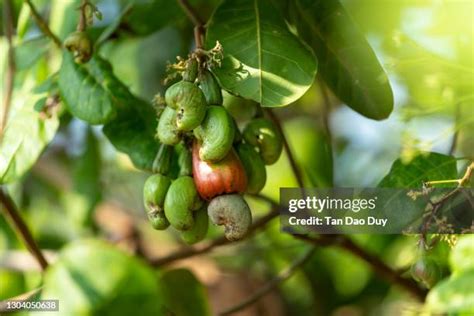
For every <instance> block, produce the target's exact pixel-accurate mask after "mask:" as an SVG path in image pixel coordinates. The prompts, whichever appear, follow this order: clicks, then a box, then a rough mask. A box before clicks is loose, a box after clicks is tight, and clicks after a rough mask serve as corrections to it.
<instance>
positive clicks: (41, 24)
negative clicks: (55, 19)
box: [25, 0, 62, 48]
mask: <svg viewBox="0 0 474 316" xmlns="http://www.w3.org/2000/svg"><path fill="white" fill-rule="evenodd" d="M25 3H26V4H27V5H28V6H29V7H30V10H31V15H32V16H33V19H34V20H35V22H36V24H38V27H39V28H40V29H41V31H42V32H43V33H44V34H45V35H46V36H48V37H49V38H51V39H52V40H53V42H54V44H56V46H58V47H59V48H61V47H62V43H61V40H60V39H59V38H58V37H57V36H56V35H55V34H54V33H53V32H52V31H51V29H50V28H49V26H48V24H46V22H45V21H44V20H43V18H42V17H41V15H40V14H39V12H38V10H37V9H36V7H35V6H34V5H33V3H32V2H31V0H25Z"/></svg>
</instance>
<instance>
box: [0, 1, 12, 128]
mask: <svg viewBox="0 0 474 316" xmlns="http://www.w3.org/2000/svg"><path fill="white" fill-rule="evenodd" d="M12 8H13V6H12V1H11V0H5V5H4V7H3V23H4V32H5V36H6V38H7V43H8V65H7V67H8V68H7V73H6V78H5V86H4V89H5V90H4V96H3V112H2V117H1V122H0V137H1V136H2V135H3V132H4V131H5V127H6V125H7V119H8V113H9V112H10V105H11V101H12V95H13V82H14V80H15V69H16V65H15V51H14V47H13V28H14V26H13V11H12Z"/></svg>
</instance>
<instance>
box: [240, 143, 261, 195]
mask: <svg viewBox="0 0 474 316" xmlns="http://www.w3.org/2000/svg"><path fill="white" fill-rule="evenodd" d="M236 148H237V153H238V155H239V158H240V161H241V162H242V164H243V166H244V169H245V173H246V175H247V193H250V194H257V193H258V192H260V191H261V190H262V189H263V187H264V186H265V182H266V181H267V171H266V170H265V163H264V162H263V159H262V157H260V155H259V154H258V153H257V152H256V151H255V149H253V147H252V146H250V145H249V144H243V143H242V144H238V145H237V146H236Z"/></svg>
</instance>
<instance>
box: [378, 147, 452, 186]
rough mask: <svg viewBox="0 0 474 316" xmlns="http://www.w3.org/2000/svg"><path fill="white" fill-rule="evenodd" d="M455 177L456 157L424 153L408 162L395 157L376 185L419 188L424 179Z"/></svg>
mask: <svg viewBox="0 0 474 316" xmlns="http://www.w3.org/2000/svg"><path fill="white" fill-rule="evenodd" d="M456 178H457V170H456V159H455V158H454V157H452V156H446V155H443V154H438V153H424V154H422V155H419V156H417V157H415V158H414V159H413V160H412V161H410V162H409V163H403V161H402V160H401V159H397V160H396V161H395V162H394V163H393V165H392V167H391V169H390V171H389V173H388V174H387V175H386V176H385V177H384V178H383V179H382V181H381V182H380V183H379V185H378V186H379V187H381V188H421V187H422V186H423V182H426V181H434V180H448V179H456ZM448 186H449V185H448ZM437 187H442V186H441V185H440V186H437Z"/></svg>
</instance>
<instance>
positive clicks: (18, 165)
mask: <svg viewBox="0 0 474 316" xmlns="http://www.w3.org/2000/svg"><path fill="white" fill-rule="evenodd" d="M19 94H20V93H18V94H16V95H15V96H14V99H13V103H12V108H11V109H10V115H9V117H8V120H7V125H6V127H5V131H4V134H3V138H2V140H1V142H0V184H4V183H9V182H13V181H15V180H17V179H18V178H20V177H21V176H22V175H23V174H24V173H25V172H27V171H28V170H29V169H30V168H31V166H33V164H34V163H35V162H36V160H37V159H38V157H39V155H40V154H41V152H42V151H43V149H44V148H45V147H46V145H47V144H48V143H49V142H50V141H51V140H52V139H53V137H54V135H55V133H56V130H57V128H58V126H59V120H58V118H57V117H56V116H53V117H51V118H42V117H40V114H39V113H37V112H36V111H35V110H34V108H33V107H34V104H35V103H36V102H37V101H38V100H40V99H41V98H42V96H40V95H29V94H27V93H26V92H24V93H21V96H20V95H19ZM26 96H27V97H26Z"/></svg>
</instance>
